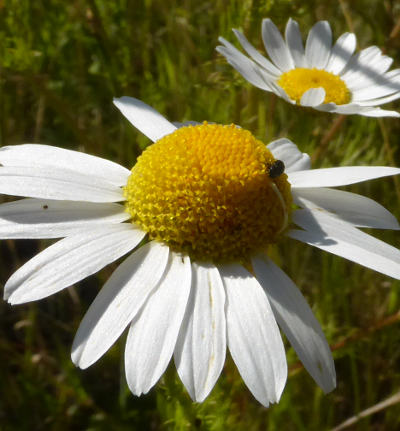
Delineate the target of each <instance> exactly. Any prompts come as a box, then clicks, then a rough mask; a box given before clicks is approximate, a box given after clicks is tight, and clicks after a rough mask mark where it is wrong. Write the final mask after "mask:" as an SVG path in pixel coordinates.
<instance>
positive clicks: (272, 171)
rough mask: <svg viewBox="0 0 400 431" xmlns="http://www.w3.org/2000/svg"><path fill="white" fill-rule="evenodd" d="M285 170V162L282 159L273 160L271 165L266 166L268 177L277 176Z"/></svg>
mask: <svg viewBox="0 0 400 431" xmlns="http://www.w3.org/2000/svg"><path fill="white" fill-rule="evenodd" d="M284 172H285V164H284V163H283V162H282V160H275V161H274V163H272V165H270V166H268V175H269V177H270V178H277V177H279V176H280V175H282V174H283V173H284Z"/></svg>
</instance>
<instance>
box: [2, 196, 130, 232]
mask: <svg viewBox="0 0 400 431" xmlns="http://www.w3.org/2000/svg"><path fill="white" fill-rule="evenodd" d="M129 217H130V215H129V214H128V213H127V212H126V211H125V209H124V207H123V206H121V205H118V204H114V203H92V202H71V201H54V200H45V199H21V200H19V201H14V202H7V203H5V204H1V205H0V238H2V239H10V238H14V239H15V238H61V237H64V236H69V235H74V234H77V233H79V232H82V233H84V232H85V231H87V230H88V229H90V228H93V227H96V226H99V225H107V224H112V223H122V222H123V221H125V220H127V219H128V218H129Z"/></svg>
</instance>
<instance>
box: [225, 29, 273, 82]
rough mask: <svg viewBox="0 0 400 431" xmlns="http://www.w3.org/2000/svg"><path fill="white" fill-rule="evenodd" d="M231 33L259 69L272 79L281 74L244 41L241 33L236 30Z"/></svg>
mask: <svg viewBox="0 0 400 431" xmlns="http://www.w3.org/2000/svg"><path fill="white" fill-rule="evenodd" d="M233 32H234V33H235V36H236V37H237V38H238V40H239V42H240V44H241V45H242V47H243V49H244V50H245V51H246V52H247V54H249V55H250V57H251V58H252V59H253V60H254V61H255V62H257V63H258V64H259V65H260V66H261V67H263V68H264V69H265V70H266V71H267V72H268V73H269V74H270V75H271V78H272V79H274V78H275V79H276V78H277V77H278V76H279V75H280V74H281V71H280V70H279V69H278V68H277V67H276V66H274V65H273V64H272V63H271V62H270V61H269V60H267V59H266V58H265V57H264V56H263V55H261V54H260V53H259V52H258V51H257V50H256V49H255V48H254V46H253V45H252V44H251V43H250V42H249V41H248V40H247V39H246V37H245V36H244V34H243V33H241V32H240V31H239V30H236V29H233Z"/></svg>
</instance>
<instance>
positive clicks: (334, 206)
mask: <svg viewBox="0 0 400 431" xmlns="http://www.w3.org/2000/svg"><path fill="white" fill-rule="evenodd" d="M292 196H293V201H294V203H295V204H297V205H299V206H301V207H303V208H307V209H313V210H320V211H323V210H327V211H330V212H333V213H335V214H336V215H337V216H338V217H339V218H341V219H342V220H344V221H347V222H348V223H351V224H352V225H353V226H358V227H369V228H378V229H400V225H399V223H398V222H397V220H396V218H395V217H394V216H393V214H391V213H390V212H389V211H388V210H387V209H385V208H384V207H383V206H382V205H380V204H378V203H377V202H375V201H373V200H372V199H369V198H366V197H364V196H360V195H357V194H355V193H350V192H344V191H342V190H334V189H328V188H314V189H311V188H304V189H303V188H295V189H293V190H292Z"/></svg>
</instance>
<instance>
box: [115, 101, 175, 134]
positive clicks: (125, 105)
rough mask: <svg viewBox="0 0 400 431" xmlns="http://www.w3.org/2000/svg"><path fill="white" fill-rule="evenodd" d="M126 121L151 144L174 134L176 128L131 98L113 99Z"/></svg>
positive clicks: (145, 105) (157, 113)
mask: <svg viewBox="0 0 400 431" xmlns="http://www.w3.org/2000/svg"><path fill="white" fill-rule="evenodd" d="M114 105H115V106H116V107H117V108H118V109H119V110H120V111H121V112H122V114H123V115H124V116H125V117H126V119H127V120H128V121H129V122H130V123H131V124H132V125H133V126H134V127H136V128H137V129H138V130H139V131H140V132H142V133H143V134H144V135H145V136H147V137H148V138H149V139H151V140H152V141H153V142H155V141H158V140H159V139H161V138H162V137H163V136H165V135H169V134H170V133H173V132H175V130H176V127H175V126H174V125H173V124H172V123H170V122H169V121H168V120H167V119H166V118H164V117H163V116H162V115H161V114H160V113H159V112H158V111H156V110H155V109H154V108H152V107H151V106H149V105H147V104H146V103H144V102H142V101H141V100H138V99H135V98H133V97H127V96H124V97H120V98H119V99H114Z"/></svg>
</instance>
